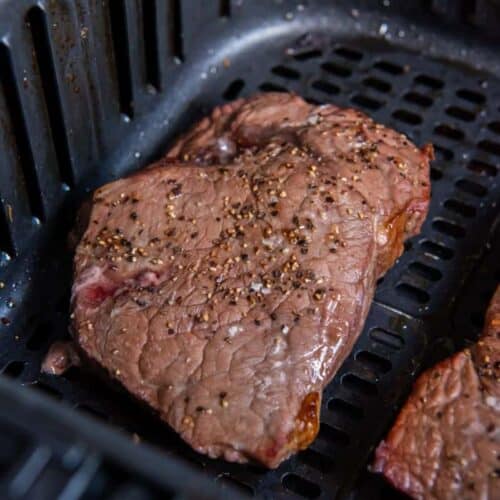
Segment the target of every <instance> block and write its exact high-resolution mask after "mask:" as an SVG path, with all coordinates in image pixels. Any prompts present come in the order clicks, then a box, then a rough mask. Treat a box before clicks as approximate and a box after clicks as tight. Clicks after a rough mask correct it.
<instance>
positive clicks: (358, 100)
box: [351, 94, 384, 111]
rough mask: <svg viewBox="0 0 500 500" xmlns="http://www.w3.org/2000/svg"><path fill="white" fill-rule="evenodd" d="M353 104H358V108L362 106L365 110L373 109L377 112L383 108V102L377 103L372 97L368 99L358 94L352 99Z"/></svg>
mask: <svg viewBox="0 0 500 500" xmlns="http://www.w3.org/2000/svg"><path fill="white" fill-rule="evenodd" d="M351 102H353V103H354V104H357V105H358V106H361V107H363V108H368V109H371V110H372V111H376V110H377V109H380V108H381V107H382V106H383V104H384V103H383V102H380V101H377V100H375V99H373V98H371V97H367V96H365V95H363V94H356V95H355V96H354V97H353V98H352V99H351Z"/></svg>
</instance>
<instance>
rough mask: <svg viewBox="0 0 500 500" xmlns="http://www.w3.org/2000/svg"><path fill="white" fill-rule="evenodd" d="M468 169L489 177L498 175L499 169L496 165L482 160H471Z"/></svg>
mask: <svg viewBox="0 0 500 500" xmlns="http://www.w3.org/2000/svg"><path fill="white" fill-rule="evenodd" d="M467 168H468V169H469V170H471V171H472V172H475V173H476V174H479V175H487V176H489V177H495V175H497V168H496V167H495V166H494V165H491V164H490V163H486V162H484V161H480V160H471V161H470V162H469V163H468V164H467Z"/></svg>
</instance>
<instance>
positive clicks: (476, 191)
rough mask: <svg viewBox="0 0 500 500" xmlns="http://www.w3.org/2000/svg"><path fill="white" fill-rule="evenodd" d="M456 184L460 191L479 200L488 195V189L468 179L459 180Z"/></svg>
mask: <svg viewBox="0 0 500 500" xmlns="http://www.w3.org/2000/svg"><path fill="white" fill-rule="evenodd" d="M455 184H456V186H457V188H459V189H460V190H462V191H464V192H465V193H468V194H471V195H473V196H477V197H478V198H481V197H483V196H485V195H486V194H487V193H488V189H487V188H485V187H484V186H482V185H481V184H478V183H477V182H473V181H470V180H468V179H459V180H458V181H457V182H456V183H455Z"/></svg>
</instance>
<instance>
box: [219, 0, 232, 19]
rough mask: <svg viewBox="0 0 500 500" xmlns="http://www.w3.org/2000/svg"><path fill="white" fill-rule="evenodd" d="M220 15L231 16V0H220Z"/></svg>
mask: <svg viewBox="0 0 500 500" xmlns="http://www.w3.org/2000/svg"><path fill="white" fill-rule="evenodd" d="M219 16H220V17H231V0H219Z"/></svg>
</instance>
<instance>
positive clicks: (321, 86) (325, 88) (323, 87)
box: [311, 80, 340, 95]
mask: <svg viewBox="0 0 500 500" xmlns="http://www.w3.org/2000/svg"><path fill="white" fill-rule="evenodd" d="M311 87H312V88H314V89H316V90H319V91H320V92H324V93H325V94H330V95H334V94H338V93H339V92H340V88H339V87H337V85H334V84H333V83H330V82H326V81H325V80H316V81H315V82H313V83H312V85H311Z"/></svg>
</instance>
